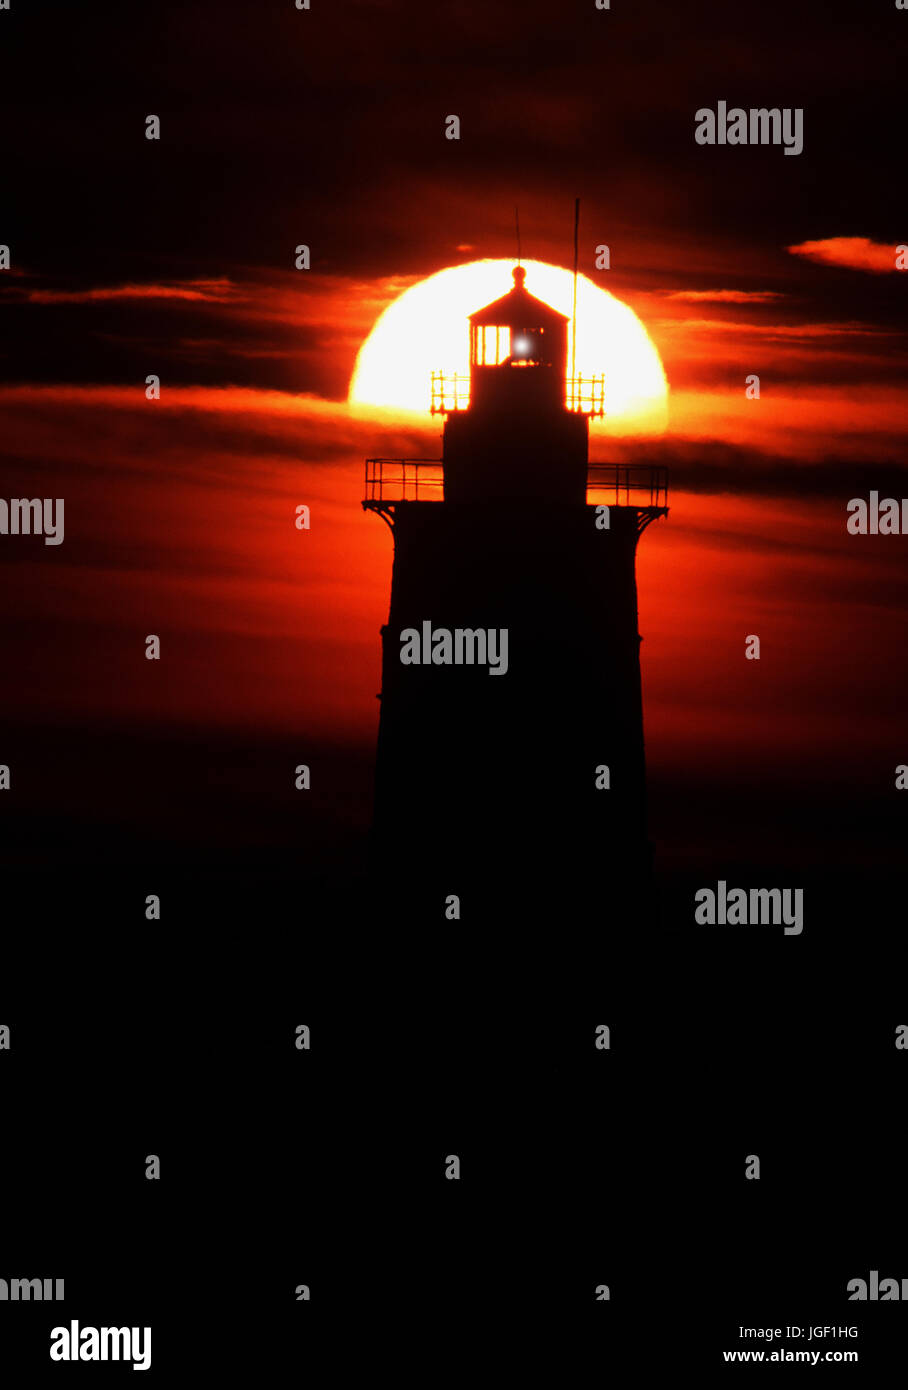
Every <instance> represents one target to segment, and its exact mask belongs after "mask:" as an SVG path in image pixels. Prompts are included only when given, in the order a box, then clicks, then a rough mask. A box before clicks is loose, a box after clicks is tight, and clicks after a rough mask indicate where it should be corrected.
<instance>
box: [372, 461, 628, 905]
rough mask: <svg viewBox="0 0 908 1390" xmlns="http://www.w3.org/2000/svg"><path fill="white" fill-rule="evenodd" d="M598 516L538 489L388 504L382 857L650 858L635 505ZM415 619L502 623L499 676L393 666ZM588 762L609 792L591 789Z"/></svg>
mask: <svg viewBox="0 0 908 1390" xmlns="http://www.w3.org/2000/svg"><path fill="white" fill-rule="evenodd" d="M446 464H447V459H446ZM584 466H585V460H584ZM549 491H551V486H550V488H549ZM595 515H596V511H595V508H594V507H588V506H586V504H585V503H583V504H580V505H562V506H551V505H548V506H542V505H541V504H539V503H538V502H534V501H532V500H523V501H516V500H510V501H507V502H503V501H498V500H496V501H493V500H486V501H484V502H483V503H481V504H472V503H468V502H464V503H457V502H454V501H446V502H444V503H441V504H439V503H422V502H401V503H397V504H396V506H395V521H394V567H393V576H392V587H391V607H390V613H389V619H388V623H387V625H386V627H385V628H384V629H383V663H382V704H381V719H380V729H379V743H378V765H377V777H376V819H375V828H376V850H377V852H378V854H379V855H381V856H386V857H388V858H389V859H391V860H394V859H396V858H397V857H398V856H400V855H404V856H405V857H406V859H407V861H408V863H414V862H416V863H420V864H423V865H425V867H426V868H427V869H429V868H435V867H437V866H439V865H442V864H444V865H450V866H451V868H452V871H453V872H454V873H460V874H461V875H462V874H464V873H466V872H477V873H483V872H492V873H496V874H497V873H500V872H502V871H504V872H507V870H508V869H509V868H510V869H515V870H518V869H519V871H520V872H522V873H524V874H526V873H530V874H535V873H538V874H539V875H541V876H542V877H545V878H548V879H549V880H551V879H552V877H553V876H557V875H559V874H565V875H572V874H582V873H583V872H584V870H588V871H589V873H590V874H594V873H599V872H608V873H609V874H610V875H624V876H627V875H633V874H636V873H639V872H640V870H641V869H642V868H643V867H644V866H645V864H646V862H647V857H648V851H647V845H646V825H645V806H644V795H645V793H644V757H643V723H642V704H641V692H640V665H639V637H638V631H637V593H636V580H635V573H634V558H635V550H636V544H637V538H638V532H637V513H636V511H635V509H634V508H623V509H621V508H613V509H612V510H611V516H610V520H611V529H610V530H608V531H603V530H598V529H596V526H595ZM425 621H429V622H431V624H432V627H433V629H438V628H447V629H450V630H453V629H455V628H470V629H476V628H485V629H488V628H496V629H500V628H506V629H507V631H508V671H507V674H505V675H491V674H490V673H489V670H488V667H482V666H472V667H471V666H445V665H438V666H436V665H420V666H410V665H404V664H402V662H401V660H400V653H401V636H400V634H401V631H402V630H404V629H407V628H415V629H417V630H418V631H422V625H423V623H424V622H425ZM600 764H605V765H607V766H608V768H609V770H610V780H611V789H610V790H608V791H604V790H602V791H600V790H596V787H595V780H596V767H597V765H600ZM414 856H417V858H416V859H414Z"/></svg>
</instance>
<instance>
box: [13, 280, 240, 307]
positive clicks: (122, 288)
mask: <svg viewBox="0 0 908 1390" xmlns="http://www.w3.org/2000/svg"><path fill="white" fill-rule="evenodd" d="M237 297H238V292H237V289H236V287H235V286H234V285H233V284H232V283H231V281H230V280H226V279H220V280H185V281H177V282H174V283H171V284H157V285H155V284H151V285H102V286H100V287H97V288H94V289H88V290H28V291H27V292H26V295H25V298H26V299H27V300H28V301H29V302H30V303H32V304H93V303H96V302H100V301H103V300H111V299H188V300H193V301H199V300H201V301H204V302H205V303H208V304H228V303H231V302H232V301H234V300H235V299H236V298H237Z"/></svg>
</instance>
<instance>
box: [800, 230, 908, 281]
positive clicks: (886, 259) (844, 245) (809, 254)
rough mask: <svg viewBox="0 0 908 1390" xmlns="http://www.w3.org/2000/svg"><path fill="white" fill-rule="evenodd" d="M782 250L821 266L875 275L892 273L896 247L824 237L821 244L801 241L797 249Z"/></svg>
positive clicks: (861, 239)
mask: <svg viewBox="0 0 908 1390" xmlns="http://www.w3.org/2000/svg"><path fill="white" fill-rule="evenodd" d="M785 249H786V251H790V252H791V254H792V255H793V256H803V257H804V258H805V259H806V260H808V261H817V262H819V264H820V265H843V266H847V267H848V268H849V269H851V270H869V271H870V272H871V273H872V274H874V275H884V274H886V272H887V271H890V270H895V269H896V264H895V259H896V254H897V252H898V247H896V246H887V245H886V244H885V243H884V242H881V241H871V240H870V238H869V237H865V236H833V237H826V238H825V240H823V241H802V242H801V243H800V245H798V246H787V247H786V248H785Z"/></svg>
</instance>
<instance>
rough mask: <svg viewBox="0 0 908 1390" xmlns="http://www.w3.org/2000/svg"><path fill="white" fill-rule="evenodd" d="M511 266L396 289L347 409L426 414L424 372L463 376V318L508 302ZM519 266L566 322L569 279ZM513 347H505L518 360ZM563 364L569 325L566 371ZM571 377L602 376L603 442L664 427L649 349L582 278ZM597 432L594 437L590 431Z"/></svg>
mask: <svg viewBox="0 0 908 1390" xmlns="http://www.w3.org/2000/svg"><path fill="white" fill-rule="evenodd" d="M513 265H514V263H513V261H502V260H496V261H471V262H470V263H469V264H467V265H459V266H452V267H450V268H449V269H447V270H440V271H438V273H437V274H435V275H430V276H429V277H428V278H427V279H425V280H420V281H419V283H418V284H415V285H412V286H411V287H410V288H409V289H408V290H405V291H404V292H403V294H401V295H400V296H399V297H398V298H397V299H396V300H395V301H394V303H393V304H390V305H389V306H388V308H387V309H385V311H384V313H383V314H382V315H381V316H380V318H379V319H378V321H377V322H376V324H375V326H374V327H373V329H372V332H371V333H370V334H369V337H368V338H367V339H366V340H365V342H364V343H363V345H362V347H361V348H360V350H359V354H358V356H357V359H356V366H355V368H354V371H353V376H352V378H351V382H350V392H349V397H348V400H349V403H350V405H351V406H354V407H362V408H363V409H368V408H380V409H386V410H391V411H393V412H394V413H396V414H407V415H410V414H419V415H426V414H428V410H429V396H430V376H431V373H432V371H433V370H439V369H440V370H442V371H444V372H445V373H446V374H449V375H453V374H454V373H460V374H462V375H466V374H467V373H468V372H469V334H468V325H467V315H468V314H471V313H475V311H476V310H477V309H481V308H483V307H484V306H485V305H486V304H490V303H491V302H492V301H493V300H495V299H499V298H500V297H501V296H502V295H503V294H506V293H507V291H508V290H509V289H510V288H511V285H512V283H513V282H512V279H511V271H512V269H513ZM524 265H525V268H526V272H527V277H526V288H527V289H528V290H529V292H530V293H531V294H533V295H535V296H536V298H537V299H543V300H545V302H546V303H547V304H550V305H551V306H552V307H553V308H554V309H558V310H559V311H560V312H561V313H562V314H567V315H570V313H571V303H572V295H573V275H572V274H571V272H570V271H569V270H564V269H562V268H561V267H560V266H555V265H547V264H546V263H545V262H543V261H525V262H524ZM524 341H525V340H524ZM520 342H521V340H519V339H518V340H517V341H516V342H515V343H514V352H515V355H518V356H519V355H521V348H520V346H519V343H520ZM528 345H529V344H528ZM524 350H525V349H524ZM504 355H505V354H502V356H504ZM570 361H571V330H570V326H569V327H568V370H570ZM576 370H577V374H578V375H582V376H599V375H603V374H604V376H605V409H606V416H607V418H606V420H605V421H604V422H603V424H604V427H605V428H606V429H608V430H609V431H610V432H611V433H651V432H656V433H658V432H661V431H662V430H664V429H665V428H666V424H667V419H668V383H667V381H666V378H665V372H664V370H663V367H662V361H661V359H660V357H659V353H658V351H657V349H656V347H655V344H654V343H653V342H652V339H651V338H650V336H649V334H648V333H647V331H646V329H645V328H644V326H643V324H642V323H641V321H640V319H638V317H637V315H636V314H635V313H634V311H633V309H631V308H629V307H628V305H626V304H622V303H621V301H620V300H618V299H616V298H615V297H614V295H611V294H609V293H608V292H607V291H606V290H602V289H600V288H599V286H598V285H594V284H593V282H592V280H589V279H587V277H586V276H585V275H581V276H580V277H579V279H578V284H577V365H576ZM597 427H599V428H601V426H597V425H595V424H594V428H597Z"/></svg>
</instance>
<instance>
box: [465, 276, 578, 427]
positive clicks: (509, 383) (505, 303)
mask: <svg viewBox="0 0 908 1390" xmlns="http://www.w3.org/2000/svg"><path fill="white" fill-rule="evenodd" d="M513 275H514V286H513V288H512V289H511V290H509V291H508V293H507V294H506V295H502V297H501V299H496V300H495V301H494V303H492V304H487V305H486V306H485V308H484V309H478V310H477V311H476V313H475V314H470V405H471V408H473V409H474V410H475V409H482V408H483V407H484V406H490V405H496V406H497V405H504V404H507V403H515V404H516V403H517V401H518V400H519V401H520V404H521V405H522V406H524V407H527V406H529V405H531V404H535V406H536V407H539V406H542V405H545V406H547V407H549V408H551V406H552V405H555V406H557V408H558V409H562V410H563V409H564V383H565V375H566V371H567V326H568V319H567V316H566V315H565V314H559V312H558V310H557V309H553V308H552V307H551V305H549V304H545V303H543V301H542V300H541V299H537V298H536V297H535V295H532V294H530V293H529V291H528V290H527V289H526V288H525V286H524V280H525V279H526V271H525V270H524V268H523V266H520V265H518V266H515V267H514V271H513Z"/></svg>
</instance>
